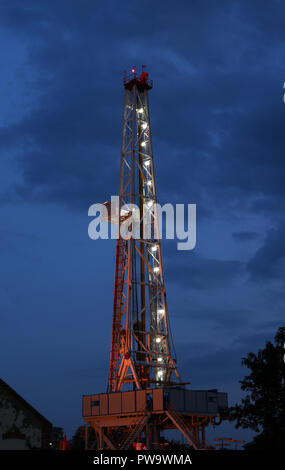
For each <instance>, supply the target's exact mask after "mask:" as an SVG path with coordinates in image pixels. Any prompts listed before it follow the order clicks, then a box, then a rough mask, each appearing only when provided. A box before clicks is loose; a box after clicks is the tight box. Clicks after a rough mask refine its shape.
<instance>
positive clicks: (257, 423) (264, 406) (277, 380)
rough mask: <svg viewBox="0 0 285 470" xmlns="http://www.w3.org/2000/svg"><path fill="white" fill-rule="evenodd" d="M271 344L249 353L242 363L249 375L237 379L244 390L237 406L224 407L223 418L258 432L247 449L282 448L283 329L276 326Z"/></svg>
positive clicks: (284, 443) (284, 408) (284, 437)
mask: <svg viewBox="0 0 285 470" xmlns="http://www.w3.org/2000/svg"><path fill="white" fill-rule="evenodd" d="M274 343H275V344H272V343H271V342H270V341H268V342H267V343H266V346H265V348H264V349H261V350H259V351H258V353H257V354H254V353H252V352H251V353H249V354H248V355H247V357H245V358H243V359H242V364H243V365H245V366H246V367H247V368H248V369H249V370H250V374H249V375H247V376H246V377H245V378H244V379H243V380H240V383H241V389H242V390H243V391H245V392H247V394H246V396H245V397H244V398H243V399H242V400H241V404H240V405H235V406H233V407H230V408H227V409H226V410H224V411H223V413H222V417H223V418H224V419H228V420H230V421H236V426H235V427H236V428H239V427H242V428H250V429H253V430H254V431H255V432H258V433H259V434H258V435H257V436H256V437H255V438H254V440H253V441H252V442H251V443H250V444H247V445H246V446H245V447H246V448H247V449H263V450H266V449H283V450H284V448H285V357H284V356H285V349H284V345H285V328H279V330H278V331H277V333H276V335H275V338H274Z"/></svg>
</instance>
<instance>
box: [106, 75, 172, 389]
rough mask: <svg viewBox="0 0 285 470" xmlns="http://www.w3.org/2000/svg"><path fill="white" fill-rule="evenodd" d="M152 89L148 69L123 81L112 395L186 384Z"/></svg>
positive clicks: (109, 381) (109, 382) (109, 384)
mask: <svg viewBox="0 0 285 470" xmlns="http://www.w3.org/2000/svg"><path fill="white" fill-rule="evenodd" d="M151 88H152V82H151V81H150V80H149V79H148V74H147V73H146V72H145V71H143V72H142V74H141V75H140V77H137V74H136V70H135V69H132V73H131V75H130V76H126V75H125V77H124V106H123V126H122V148H121V166H120V186H119V215H120V216H119V217H118V220H119V222H118V223H119V227H118V229H119V232H118V239H117V246H116V263H115V266H116V267H115V288H114V306H113V325H112V340H111V355H110V371H109V380H108V392H116V391H119V390H121V388H122V386H123V385H124V384H127V383H131V384H133V388H137V389H145V388H148V387H164V386H167V385H172V384H174V382H173V381H172V377H171V376H172V374H173V373H175V374H176V376H177V378H178V382H179V383H181V379H180V377H179V374H178V371H177V368H176V359H175V357H174V355H173V348H171V335H170V328H169V318H168V310H167V303H166V291H165V284H164V275H163V264H162V253H161V243H160V236H159V223H158V214H157V207H156V203H157V194H156V185H155V175H154V162H153V153H152V141H151V125H150V115H149V104H148V91H149V90H150V89H151ZM134 205H136V206H134ZM134 207H137V208H139V211H138V210H135V209H134ZM130 216H131V219H132V221H131V223H130V219H129V218H130Z"/></svg>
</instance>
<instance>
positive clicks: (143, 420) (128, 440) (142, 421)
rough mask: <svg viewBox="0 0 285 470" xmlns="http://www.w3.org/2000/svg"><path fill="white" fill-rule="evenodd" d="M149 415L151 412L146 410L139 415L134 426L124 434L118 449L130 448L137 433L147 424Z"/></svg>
mask: <svg viewBox="0 0 285 470" xmlns="http://www.w3.org/2000/svg"><path fill="white" fill-rule="evenodd" d="M150 416H151V413H150V412H148V411H146V412H145V413H144V414H143V415H142V416H140V417H139V419H138V421H137V422H136V424H135V427H134V428H131V430H130V431H129V432H128V433H127V435H126V436H124V440H123V441H122V442H121V444H120V446H119V449H120V450H128V449H129V448H130V446H131V445H132V443H133V442H134V440H135V439H136V437H137V436H138V434H139V433H140V432H141V431H142V430H143V428H144V426H145V425H146V424H147V422H148V420H149V418H150Z"/></svg>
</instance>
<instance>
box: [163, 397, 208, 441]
mask: <svg viewBox="0 0 285 470" xmlns="http://www.w3.org/2000/svg"><path fill="white" fill-rule="evenodd" d="M166 414H167V416H168V418H169V419H170V420H171V421H172V422H173V424H174V425H175V426H176V427H177V428H178V429H179V431H180V432H181V433H182V434H183V436H184V437H185V439H187V441H188V442H189V444H190V445H191V446H192V447H193V448H194V449H195V450H199V449H203V448H204V447H203V446H202V445H201V443H200V442H199V441H197V439H196V438H195V436H194V434H193V433H192V432H191V430H190V428H189V427H188V425H187V423H186V422H185V421H184V419H183V418H182V416H181V415H179V414H178V413H177V411H176V410H175V408H174V407H173V406H172V405H170V404H168V406H167V410H166Z"/></svg>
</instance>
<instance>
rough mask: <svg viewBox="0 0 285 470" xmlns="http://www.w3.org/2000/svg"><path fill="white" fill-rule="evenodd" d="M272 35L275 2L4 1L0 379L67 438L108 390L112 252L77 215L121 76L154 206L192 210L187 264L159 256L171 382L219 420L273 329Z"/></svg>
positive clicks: (279, 208) (100, 163) (281, 111)
mask: <svg viewBox="0 0 285 470" xmlns="http://www.w3.org/2000/svg"><path fill="white" fill-rule="evenodd" d="M284 22H285V6H284V3H283V2H282V1H279V0H271V2H268V1H266V0H255V1H253V0H249V1H235V0H217V1H216V2H213V1H211V0H188V1H186V0H185V1H182V0H177V1H174V0H171V1H170V0H163V1H162V0H158V1H150V0H144V1H143V2H141V1H136V0H134V1H129V0H121V1H120V2H119V1H115V0H106V1H105V2H99V1H94V0H80V1H79V0H77V1H76V0H57V1H55V0H50V1H49V2H45V1H43V0H41V1H39V0H25V1H24V2H23V1H21V0H18V1H17V0H2V2H1V5H0V40H1V54H0V66H1V74H0V95H1V113H0V146H1V159H0V218H1V226H0V240H1V245H0V252H1V258H0V259H1V262H0V278H1V283H0V305H1V329H0V358H1V360H0V361H1V362H0V374H1V377H2V378H3V380H5V381H7V383H8V384H9V385H10V386H12V387H13V388H15V389H16V391H17V392H18V393H20V394H21V395H22V396H23V397H24V398H25V399H26V400H27V401H29V402H30V403H31V404H32V405H34V406H35V407H36V408H37V409H38V410H39V411H40V412H41V413H42V414H43V415H45V416H46V417H47V418H48V419H49V420H50V421H51V422H52V423H53V424H54V425H58V426H62V427H64V429H65V431H66V432H67V435H68V437H71V435H72V434H73V433H74V431H75V429H76V428H77V427H78V426H79V425H80V424H82V420H81V396H82V395H83V394H89V393H95V392H104V391H105V390H106V385H107V375H108V361H109V349H110V334H111V318H112V303H113V281H114V254H115V242H114V241H113V240H109V241H107V240H98V241H92V240H90V239H89V238H88V233H87V230H88V224H89V223H90V218H88V215H87V213H88V208H89V206H90V205H91V204H93V203H96V202H103V201H105V200H108V199H110V195H113V194H117V191H118V184H119V161H120V145H121V115H122V104H123V85H122V76H123V71H124V70H128V69H129V68H130V67H131V66H132V65H137V66H138V67H140V65H141V64H146V65H147V70H148V72H149V74H150V78H152V79H153V82H154V86H153V90H151V92H150V96H149V98H150V111H151V122H152V136H153V148H154V158H155V170H156V180H157V189H158V200H159V202H160V203H161V204H163V203H166V202H170V203H186V204H187V203H195V204H197V246H196V248H195V250H194V251H188V252H185V251H177V249H176V242H177V241H164V242H163V254H164V268H165V280H166V287H167V298H168V306H169V311H170V319H171V326H172V332H173V337H174V343H175V347H176V352H177V356H178V366H179V369H180V373H181V375H182V377H183V379H185V380H187V381H191V384H192V385H191V386H193V388H196V389H199V388H214V387H215V388H218V389H219V390H221V391H227V392H228V393H229V400H230V403H231V404H233V403H235V402H236V401H237V400H239V398H240V396H241V393H240V387H239V384H238V380H240V379H242V378H243V377H244V375H245V374H246V373H247V370H246V369H244V368H243V367H241V365H240V363H241V358H242V357H243V356H245V355H246V353H247V352H250V351H256V350H257V349H258V348H260V347H263V346H264V344H265V342H266V341H267V340H272V339H273V336H274V334H275V332H276V330H277V328H278V327H279V326H281V325H282V324H283V325H284V306H285V291H284V279H285V278H284V274H285V244H284V237H285V217H284V208H285V187H284V177H285V174H284V170H285V164H284V149H285V143H284V122H285V103H284V101H283V93H284V92H285V90H283V83H284V82H285V71H284V40H285V28H284ZM223 429H225V431H224V432H230V433H231V437H235V436H237V437H242V436H244V437H245V438H247V436H249V434H247V433H245V432H244V431H234V430H232V428H229V427H225V428H223ZM228 430H229V431H228ZM220 434H223V432H222V430H221V431H219V430H218V429H216V435H217V436H219V435H220Z"/></svg>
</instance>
